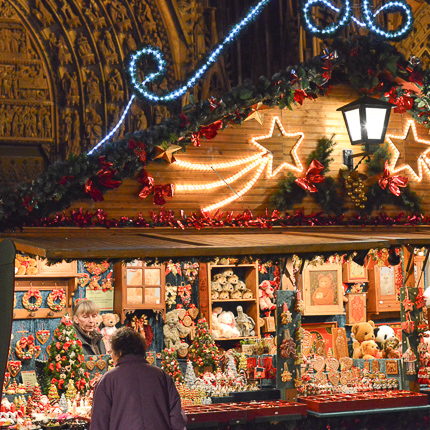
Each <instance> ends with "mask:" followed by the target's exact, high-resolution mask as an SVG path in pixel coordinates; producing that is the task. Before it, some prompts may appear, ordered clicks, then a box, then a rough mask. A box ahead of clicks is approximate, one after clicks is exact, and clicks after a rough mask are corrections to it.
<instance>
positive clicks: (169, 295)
mask: <svg viewBox="0 0 430 430" xmlns="http://www.w3.org/2000/svg"><path fill="white" fill-rule="evenodd" d="M177 293H178V287H177V286H176V285H171V284H170V283H166V286H165V289H164V296H165V302H166V305H167V306H173V305H175V304H176V296H177Z"/></svg>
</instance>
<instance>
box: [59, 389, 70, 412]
mask: <svg viewBox="0 0 430 430" xmlns="http://www.w3.org/2000/svg"><path fill="white" fill-rule="evenodd" d="M58 404H59V406H60V408H61V410H62V411H63V412H64V413H66V412H67V410H68V405H67V399H66V396H65V395H64V393H63V394H62V395H61V397H60V401H59V402H58Z"/></svg>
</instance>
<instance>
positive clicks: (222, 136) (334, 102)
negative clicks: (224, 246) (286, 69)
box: [72, 86, 430, 218]
mask: <svg viewBox="0 0 430 430" xmlns="http://www.w3.org/2000/svg"><path fill="white" fill-rule="evenodd" d="M357 97H358V95H357V94H356V93H354V92H353V91H352V90H351V89H350V88H348V87H342V86H338V87H336V88H334V89H333V90H332V92H331V93H330V95H329V96H326V97H320V98H318V99H317V100H316V101H311V100H306V101H305V102H304V104H303V106H297V107H296V108H295V109H294V110H293V111H289V110H288V109H284V110H282V111H280V110H279V109H270V110H264V111H262V116H263V124H262V125H261V126H260V124H259V123H258V122H257V121H256V120H250V121H246V122H245V123H244V124H243V125H242V126H232V127H229V128H227V129H226V130H224V131H223V132H221V133H219V134H218V136H216V137H215V138H214V139H212V140H210V141H206V140H204V139H203V140H202V142H201V143H202V146H201V147H200V148H195V147H192V146H190V147H189V148H188V150H187V152H186V153H179V155H178V157H177V158H178V159H180V160H184V161H189V162H193V163H203V164H211V163H220V162H228V161H231V160H236V159H238V158H242V157H248V156H250V155H253V154H255V152H256V149H255V147H253V146H252V145H251V144H250V143H249V141H250V139H251V138H252V137H255V136H261V135H265V134H267V133H268V132H269V128H270V123H271V120H272V118H273V117H274V116H275V115H277V116H279V117H280V118H281V121H282V124H283V125H284V127H285V130H286V132H289V133H293V132H299V131H301V132H303V133H304V134H305V138H304V140H303V143H302V145H301V147H300V149H299V151H298V155H299V157H300V160H301V161H302V163H303V165H304V168H305V170H306V166H305V160H306V157H307V155H308V154H309V152H310V151H312V150H313V149H314V148H315V146H316V143H317V140H318V139H319V138H321V137H323V136H330V135H331V134H333V133H335V134H336V137H335V141H336V142H337V145H336V147H335V150H334V152H333V158H334V162H333V163H332V164H331V171H330V175H332V176H336V175H337V174H338V171H339V168H340V167H341V164H342V149H344V148H349V149H353V150H354V153H358V152H361V148H360V147H359V146H354V147H352V146H351V145H350V144H349V139H348V135H347V132H346V128H345V125H344V122H343V119H342V115H341V113H340V112H337V111H336V109H337V108H339V107H341V106H343V105H345V104H347V103H349V102H351V101H353V100H355V99H356V98H357ZM408 119H409V116H408V115H406V114H394V113H393V114H392V116H391V119H390V124H389V129H388V133H393V134H403V133H402V130H403V126H404V125H405V124H406V121H407V120H408ZM418 134H419V137H420V138H422V139H428V140H429V141H430V136H429V135H428V130H427V129H425V128H424V127H422V126H419V127H418ZM274 135H279V132H278V131H277V129H276V128H275V133H274ZM282 141H284V144H283V145H282ZM294 142H295V140H294V139H285V138H284V139H281V143H280V139H279V137H277V138H276V137H274V138H271V139H266V140H261V141H260V143H261V144H262V145H264V146H265V147H266V148H267V149H268V150H270V151H272V152H273V154H274V163H273V168H274V169H275V168H276V167H277V166H278V165H279V164H280V163H281V162H282V161H283V160H285V161H287V162H289V163H292V160H291V157H290V155H289V152H290V150H291V147H292V145H293V144H294ZM429 144H430V142H429ZM282 147H283V150H282ZM399 149H400V150H401V152H402V151H403V148H401V147H399ZM424 149H425V145H421V146H419V147H413V148H412V149H410V151H411V150H413V151H415V152H416V154H415V159H416V158H418V156H419V154H420V153H421V152H422V151H423V150H424ZM410 151H409V153H410ZM356 160H357V159H355V160H354V161H356ZM399 162H401V160H399ZM412 167H413V168H414V169H415V170H417V166H416V164H415V166H412ZM241 168H242V167H240V166H238V167H235V168H231V169H228V170H219V174H220V175H221V176H222V177H223V178H227V177H229V176H231V175H234V174H235V173H237V172H239V171H240V170H241ZM148 171H149V172H150V173H151V174H152V175H153V176H154V178H155V183H156V184H166V183H170V182H171V183H173V184H175V185H179V184H190V183H193V184H202V183H207V182H213V181H216V180H219V177H218V176H217V175H216V174H215V173H214V172H203V173H202V172H199V171H190V170H184V169H182V168H179V166H177V165H176V164H175V163H173V164H168V163H166V162H164V161H161V162H156V163H152V164H150V166H149V167H148ZM254 173H255V169H254V170H252V171H251V172H249V173H247V174H246V175H245V176H243V177H242V178H240V179H239V180H237V181H235V182H234V183H232V184H231V186H232V188H233V189H234V190H235V191H239V190H240V189H241V188H243V187H244V186H245V185H246V183H247V182H248V181H249V180H250V178H251V177H252V176H253V175H254ZM304 173H305V172H303V174H302V175H300V176H304ZM405 173H406V172H405ZM406 176H407V175H406ZM283 177H284V172H280V173H279V174H278V175H277V176H276V177H275V178H273V179H267V178H266V174H265V172H263V174H262V175H261V177H260V179H259V180H258V181H257V182H256V183H255V185H254V186H253V187H252V189H250V190H249V191H248V192H247V193H246V194H244V195H243V197H242V198H241V199H238V200H236V201H233V202H231V203H230V204H228V205H227V206H225V207H224V208H222V209H221V210H223V211H227V210H228V211H235V212H242V211H244V210H246V209H250V210H252V211H253V212H254V213H255V214H258V213H262V212H263V211H264V210H265V209H266V208H267V207H270V205H269V197H270V195H271V194H272V193H273V192H274V191H275V190H276V188H277V182H278V180H279V179H282V178H283ZM410 179H412V178H411V177H410ZM411 184H412V185H413V187H414V189H415V190H416V191H417V192H418V193H419V195H421V196H422V197H423V198H425V197H426V196H427V195H428V194H429V191H430V190H429V188H430V178H429V177H428V176H425V177H424V180H423V181H422V182H420V183H417V182H411ZM140 188H141V186H140V184H139V183H138V182H137V181H135V180H131V179H130V180H126V181H125V182H124V183H123V185H122V186H121V187H120V188H118V189H116V190H112V191H108V192H107V194H106V195H105V201H104V202H99V203H94V202H89V201H80V202H76V203H75V204H74V205H73V208H72V209H75V210H76V209H78V208H80V207H82V208H84V209H89V210H95V209H98V208H100V209H103V210H105V211H106V212H107V213H108V216H109V217H115V218H119V217H121V216H128V217H133V216H134V217H135V216H137V215H138V214H139V212H142V213H143V215H144V216H145V217H147V216H148V213H149V210H151V209H153V210H158V209H159V208H160V207H159V206H156V205H154V204H153V202H152V197H151V196H150V197H148V198H147V199H145V200H142V199H140V198H139V197H138V194H139V191H140ZM231 195H233V192H232V191H231V190H230V189H229V188H228V187H227V186H223V187H220V188H217V189H214V190H205V191H187V192H176V194H175V196H174V197H173V198H167V203H166V205H165V208H166V209H170V210H174V211H176V213H179V211H180V210H181V209H182V210H184V211H185V213H186V214H190V213H191V212H195V211H199V210H200V209H201V208H203V207H205V206H207V205H211V204H214V203H216V202H218V201H220V200H222V199H225V198H227V197H229V196H231ZM300 207H304V208H305V210H306V213H309V212H311V211H319V210H320V208H319V207H318V206H317V205H315V204H314V203H313V200H312V199H311V198H309V197H307V198H306V199H305V201H304V202H303V204H302V205H301V206H300ZM391 209H392V208H391ZM385 210H387V211H388V212H390V208H385ZM424 210H425V213H429V212H430V201H429V200H428V199H425V201H424ZM392 213H398V209H394V211H393V212H392Z"/></svg>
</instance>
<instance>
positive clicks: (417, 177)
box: [387, 119, 430, 182]
mask: <svg viewBox="0 0 430 430" xmlns="http://www.w3.org/2000/svg"><path fill="white" fill-rule="evenodd" d="M411 129H412V133H413V135H414V139H415V141H416V142H418V143H422V144H424V145H429V147H428V149H426V150H425V151H424V152H423V153H422V154H420V156H419V157H418V159H417V164H418V174H417V173H416V172H415V171H414V170H413V169H412V167H411V166H410V165H409V164H403V165H401V166H399V167H397V168H396V164H397V161H398V159H399V157H400V151H399V150H398V149H397V147H396V145H395V144H394V142H393V141H392V140H391V139H398V140H405V139H406V138H407V136H408V134H409V132H410V130H411ZM387 141H388V146H389V148H390V149H391V151H392V153H393V157H392V159H391V161H390V165H389V167H390V172H391V173H393V174H394V173H399V172H401V171H403V170H404V171H406V172H407V173H409V175H410V176H411V178H412V180H413V181H415V182H421V181H422V180H423V172H425V173H426V174H427V175H428V176H429V177H430V169H429V167H428V164H430V159H429V158H428V157H427V154H428V153H429V152H430V141H429V140H424V139H420V138H419V137H418V133H417V128H416V125H415V121H414V120H412V119H410V120H408V121H407V122H406V126H405V129H404V132H403V135H402V136H396V135H393V134H387Z"/></svg>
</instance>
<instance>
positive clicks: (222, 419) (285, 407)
mask: <svg viewBox="0 0 430 430" xmlns="http://www.w3.org/2000/svg"><path fill="white" fill-rule="evenodd" d="M183 409H184V412H185V414H186V415H187V419H188V423H190V424H191V423H205V422H217V423H232V422H238V421H241V422H246V421H253V420H255V419H258V418H262V417H264V418H271V417H273V419H274V420H276V419H278V418H279V417H281V416H286V415H295V416H306V413H307V408H306V405H305V404H302V403H295V402H287V401H285V400H273V401H263V402H240V403H226V404H220V403H218V404H211V405H196V406H184V408H183Z"/></svg>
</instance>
